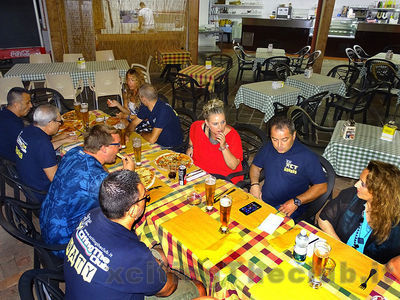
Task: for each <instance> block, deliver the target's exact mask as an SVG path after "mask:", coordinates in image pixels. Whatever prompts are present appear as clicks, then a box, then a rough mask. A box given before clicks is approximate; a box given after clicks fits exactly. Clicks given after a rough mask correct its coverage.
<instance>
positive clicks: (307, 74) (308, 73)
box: [304, 67, 313, 78]
mask: <svg viewBox="0 0 400 300" xmlns="http://www.w3.org/2000/svg"><path fill="white" fill-rule="evenodd" d="M312 74H313V69H312V68H311V67H310V68H307V69H305V70H304V76H305V77H306V78H311V76H312Z"/></svg>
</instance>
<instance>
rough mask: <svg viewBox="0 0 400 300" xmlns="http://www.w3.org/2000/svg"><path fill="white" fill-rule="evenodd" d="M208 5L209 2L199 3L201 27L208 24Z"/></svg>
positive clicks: (202, 0)
mask: <svg viewBox="0 0 400 300" xmlns="http://www.w3.org/2000/svg"><path fill="white" fill-rule="evenodd" d="M189 1H190V0H189ZM208 3H209V0H200V3H199V26H202V25H206V24H208Z"/></svg>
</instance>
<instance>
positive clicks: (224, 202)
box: [219, 196, 232, 233]
mask: <svg viewBox="0 0 400 300" xmlns="http://www.w3.org/2000/svg"><path fill="white" fill-rule="evenodd" d="M219 204H220V208H219V212H220V214H221V215H220V218H221V227H220V228H219V232H221V233H228V232H229V229H228V223H229V217H230V215H231V207H232V198H231V197H229V196H223V197H222V198H221V200H219Z"/></svg>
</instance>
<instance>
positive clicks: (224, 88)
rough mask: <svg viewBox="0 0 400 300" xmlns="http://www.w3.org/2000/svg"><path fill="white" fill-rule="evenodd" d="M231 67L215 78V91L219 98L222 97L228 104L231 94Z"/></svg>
mask: <svg viewBox="0 0 400 300" xmlns="http://www.w3.org/2000/svg"><path fill="white" fill-rule="evenodd" d="M230 71H231V68H227V69H226V70H225V72H224V73H223V74H221V75H219V76H218V77H217V78H215V80H214V92H213V94H215V95H217V97H218V98H220V99H222V100H223V101H224V103H225V105H226V106H228V95H229V73H230Z"/></svg>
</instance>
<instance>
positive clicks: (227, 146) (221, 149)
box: [218, 144, 229, 151]
mask: <svg viewBox="0 0 400 300" xmlns="http://www.w3.org/2000/svg"><path fill="white" fill-rule="evenodd" d="M227 148H229V145H228V144H226V146H225V147H224V148H222V147H219V149H218V150H219V151H224V150H225V149H227Z"/></svg>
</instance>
